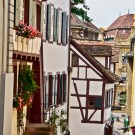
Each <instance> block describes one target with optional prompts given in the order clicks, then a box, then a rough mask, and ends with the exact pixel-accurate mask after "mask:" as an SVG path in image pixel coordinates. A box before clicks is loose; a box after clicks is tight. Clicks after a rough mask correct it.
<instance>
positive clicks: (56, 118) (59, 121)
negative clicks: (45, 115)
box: [47, 109, 68, 134]
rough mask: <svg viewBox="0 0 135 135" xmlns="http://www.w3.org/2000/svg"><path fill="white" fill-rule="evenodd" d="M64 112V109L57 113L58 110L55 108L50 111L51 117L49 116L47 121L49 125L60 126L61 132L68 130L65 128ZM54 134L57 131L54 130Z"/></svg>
mask: <svg viewBox="0 0 135 135" xmlns="http://www.w3.org/2000/svg"><path fill="white" fill-rule="evenodd" d="M64 114H65V113H64V110H61V113H60V114H59V112H58V110H56V109H55V110H54V111H53V112H52V113H51V117H50V118H49V120H48V122H47V123H48V124H50V125H52V124H55V125H56V129H57V128H58V127H60V130H61V133H66V132H68V129H67V119H65V118H64V117H63V116H64ZM56 134H57V131H56Z"/></svg>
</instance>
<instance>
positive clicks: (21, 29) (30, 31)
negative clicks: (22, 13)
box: [15, 20, 42, 39]
mask: <svg viewBox="0 0 135 135" xmlns="http://www.w3.org/2000/svg"><path fill="white" fill-rule="evenodd" d="M15 29H16V34H17V35H18V36H22V37H24V38H28V39H33V38H35V37H40V38H41V36H42V34H41V32H39V31H38V30H37V29H35V28H34V27H33V26H31V25H30V26H27V24H24V23H23V21H22V20H20V21H19V24H18V26H16V27H15Z"/></svg>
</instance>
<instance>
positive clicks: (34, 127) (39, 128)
mask: <svg viewBox="0 0 135 135" xmlns="http://www.w3.org/2000/svg"><path fill="white" fill-rule="evenodd" d="M25 130H26V132H27V133H29V135H54V131H55V125H48V124H29V125H27V126H26V128H25Z"/></svg>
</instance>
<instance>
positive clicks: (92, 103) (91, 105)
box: [89, 97, 95, 108]
mask: <svg viewBox="0 0 135 135" xmlns="http://www.w3.org/2000/svg"><path fill="white" fill-rule="evenodd" d="M94 104H95V98H94V97H91V98H89V107H90V108H94V107H95V105H94Z"/></svg>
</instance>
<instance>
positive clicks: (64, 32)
mask: <svg viewBox="0 0 135 135" xmlns="http://www.w3.org/2000/svg"><path fill="white" fill-rule="evenodd" d="M66 25H67V14H66V12H62V44H63V45H66V42H67V41H66V37H67V35H66V34H67V32H66Z"/></svg>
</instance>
